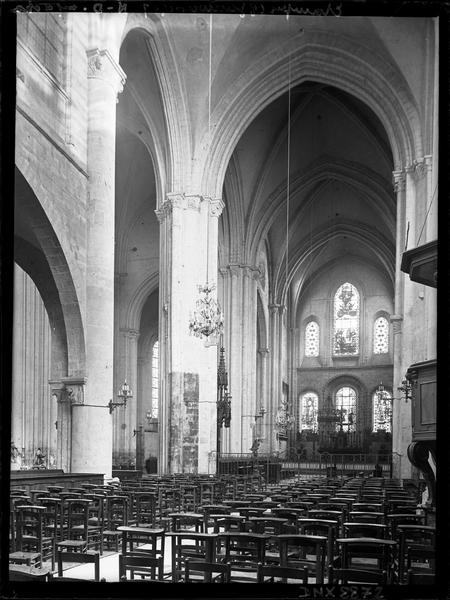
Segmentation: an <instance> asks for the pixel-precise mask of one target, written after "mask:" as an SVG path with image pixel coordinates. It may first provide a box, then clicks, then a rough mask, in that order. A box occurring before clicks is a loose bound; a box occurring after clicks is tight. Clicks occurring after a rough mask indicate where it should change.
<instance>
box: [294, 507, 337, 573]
mask: <svg viewBox="0 0 450 600" xmlns="http://www.w3.org/2000/svg"><path fill="white" fill-rule="evenodd" d="M298 529H299V533H300V534H302V535H320V536H325V537H326V538H327V540H328V541H327V554H326V559H325V562H326V565H328V564H331V563H332V562H333V560H334V557H335V553H336V552H335V550H336V549H335V540H336V538H337V537H338V534H339V522H338V521H333V520H330V519H313V518H308V519H299V520H298Z"/></svg>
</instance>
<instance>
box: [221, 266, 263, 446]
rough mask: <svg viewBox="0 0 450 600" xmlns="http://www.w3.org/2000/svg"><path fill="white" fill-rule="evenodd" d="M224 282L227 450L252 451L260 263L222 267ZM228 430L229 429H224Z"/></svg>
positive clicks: (225, 436)
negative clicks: (228, 419) (228, 417)
mask: <svg viewBox="0 0 450 600" xmlns="http://www.w3.org/2000/svg"><path fill="white" fill-rule="evenodd" d="M221 274H222V276H223V283H224V298H225V306H224V315H225V342H224V344H225V349H226V355H225V358H226V361H227V368H228V381H229V389H230V393H231V396H232V399H231V426H230V429H229V431H228V432H227V433H225V434H224V438H227V439H225V440H224V447H223V451H225V452H236V453H241V452H244V453H246V452H249V451H250V447H251V445H252V429H253V426H254V421H255V411H256V406H257V403H256V315H257V308H256V305H257V280H258V277H259V276H260V271H259V269H258V268H257V267H256V266H252V265H246V264H241V263H235V264H230V265H228V266H227V267H223V268H221ZM224 431H225V430H224Z"/></svg>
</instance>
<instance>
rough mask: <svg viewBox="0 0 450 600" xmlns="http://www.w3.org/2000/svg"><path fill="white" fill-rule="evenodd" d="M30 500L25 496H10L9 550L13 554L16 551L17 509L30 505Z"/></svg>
mask: <svg viewBox="0 0 450 600" xmlns="http://www.w3.org/2000/svg"><path fill="white" fill-rule="evenodd" d="M31 504H32V502H31V498H30V496H27V495H25V494H18V493H17V494H16V495H11V497H10V500H9V550H10V552H14V551H15V550H16V541H17V532H16V523H17V507H18V506H20V505H22V506H25V505H31Z"/></svg>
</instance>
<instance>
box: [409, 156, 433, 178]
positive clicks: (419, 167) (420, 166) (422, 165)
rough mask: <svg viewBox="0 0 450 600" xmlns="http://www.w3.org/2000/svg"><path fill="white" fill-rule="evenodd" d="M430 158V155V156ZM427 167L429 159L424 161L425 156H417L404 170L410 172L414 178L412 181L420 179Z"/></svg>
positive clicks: (425, 172)
mask: <svg viewBox="0 0 450 600" xmlns="http://www.w3.org/2000/svg"><path fill="white" fill-rule="evenodd" d="M430 158H431V157H430ZM428 168H429V161H426V159H425V158H418V159H415V160H413V162H412V163H411V164H410V165H409V166H408V167H407V168H406V171H407V172H408V173H410V174H411V175H412V177H413V179H414V181H416V182H417V181H420V180H421V179H423V177H425V175H426V174H427V171H428Z"/></svg>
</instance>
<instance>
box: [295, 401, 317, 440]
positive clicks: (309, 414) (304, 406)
mask: <svg viewBox="0 0 450 600" xmlns="http://www.w3.org/2000/svg"><path fill="white" fill-rule="evenodd" d="M318 406H319V396H318V395H317V394H315V393H314V392H307V393H306V394H302V395H301V396H300V406H299V411H298V414H299V423H298V430H299V431H303V430H305V429H307V430H308V431H317V408H318Z"/></svg>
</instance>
